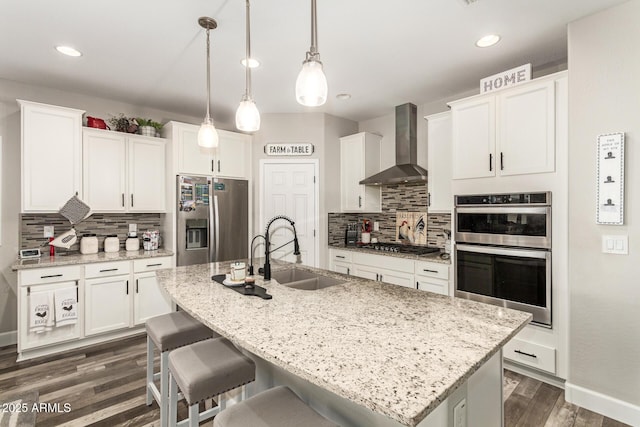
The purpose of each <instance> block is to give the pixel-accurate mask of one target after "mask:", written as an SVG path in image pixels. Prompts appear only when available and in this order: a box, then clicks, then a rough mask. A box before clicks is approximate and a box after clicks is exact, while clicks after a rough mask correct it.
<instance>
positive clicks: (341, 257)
mask: <svg viewBox="0 0 640 427" xmlns="http://www.w3.org/2000/svg"><path fill="white" fill-rule="evenodd" d="M336 258H340V259H344V255H336Z"/></svg>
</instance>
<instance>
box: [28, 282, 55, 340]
mask: <svg viewBox="0 0 640 427" xmlns="http://www.w3.org/2000/svg"><path fill="white" fill-rule="evenodd" d="M52 310H53V293H52V292H51V291H41V292H31V294H30V295H29V332H34V333H37V334H39V333H42V332H48V331H50V330H52V329H53V313H52Z"/></svg>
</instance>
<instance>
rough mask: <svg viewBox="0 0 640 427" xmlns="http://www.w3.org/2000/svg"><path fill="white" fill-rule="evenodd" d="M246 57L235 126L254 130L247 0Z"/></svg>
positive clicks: (257, 120) (255, 109)
mask: <svg viewBox="0 0 640 427" xmlns="http://www.w3.org/2000/svg"><path fill="white" fill-rule="evenodd" d="M246 11H247V13H246V26H245V31H246V48H247V49H246V54H247V56H246V58H245V61H246V63H247V65H246V66H245V92H244V96H243V97H242V101H240V105H239V106H238V109H237V110H236V127H237V128H238V130H241V131H243V132H255V131H257V130H259V129H260V112H259V111H258V107H256V103H255V102H254V100H253V98H251V67H249V59H250V58H251V22H250V16H251V14H250V5H249V0H247V1H246Z"/></svg>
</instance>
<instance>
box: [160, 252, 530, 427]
mask: <svg viewBox="0 0 640 427" xmlns="http://www.w3.org/2000/svg"><path fill="white" fill-rule="evenodd" d="M290 266H291V265H290V264H289V265H284V264H277V265H276V264H275V263H273V262H272V269H273V271H276V270H279V269H283V268H289V267H290ZM297 268H302V269H306V270H310V271H316V272H321V273H322V274H325V275H327V276H331V277H336V278H341V279H343V280H344V281H345V283H344V284H340V285H336V286H332V287H329V288H325V289H321V290H317V291H303V290H298V289H292V288H288V287H286V286H283V285H280V284H278V283H277V282H276V281H275V280H271V281H269V282H264V281H263V280H262V278H260V277H259V276H256V283H257V284H258V285H261V286H263V287H265V288H266V289H267V292H268V293H269V294H271V295H273V299H271V300H263V299H260V298H257V297H246V296H243V295H240V294H238V293H237V292H234V291H233V290H231V289H226V288H225V287H224V286H222V285H220V284H218V283H216V282H213V281H212V280H211V276H212V275H214V274H222V273H227V272H229V263H228V262H227V263H213V264H201V265H193V266H187V267H177V268H172V269H166V270H159V271H158V272H157V278H158V280H159V282H160V283H161V284H162V285H163V286H164V287H165V289H166V290H167V292H168V293H169V295H170V296H171V297H172V298H173V300H174V301H175V302H176V303H177V304H178V305H179V306H180V307H182V308H183V309H185V310H186V311H187V312H189V313H190V314H191V315H192V316H194V317H195V318H197V319H199V320H200V321H201V322H203V323H204V324H206V325H207V326H209V327H210V328H211V329H213V330H215V331H216V332H218V333H219V334H221V335H223V336H225V337H227V338H228V339H230V340H231V341H233V342H234V343H235V344H236V345H238V346H239V347H242V348H244V349H246V350H248V351H249V352H251V353H253V354H255V355H256V356H258V357H261V358H263V359H265V360H267V361H269V362H271V363H273V364H275V365H276V366H279V367H281V368H283V369H285V370H287V371H289V372H291V373H292V374H295V375H297V376H299V377H301V378H304V379H306V380H308V381H310V382H311V383H313V384H315V385H317V386H319V387H322V388H324V389H326V390H329V391H331V392H333V393H335V394H336V395H338V396H341V397H343V398H346V399H349V400H351V401H353V402H355V403H357V404H359V405H362V406H364V407H367V408H369V409H371V410H373V411H375V412H377V413H380V414H383V415H386V416H388V417H390V418H392V419H394V420H396V421H398V422H400V423H401V424H403V425H406V426H415V425H417V424H418V423H419V422H420V421H421V420H423V419H424V418H425V417H426V416H427V415H428V414H429V413H431V411H433V410H434V409H435V408H436V407H437V406H438V405H439V404H440V402H442V401H443V400H444V399H446V398H447V397H448V396H449V395H450V394H451V393H452V392H453V391H454V390H455V389H456V388H457V387H458V386H459V385H461V384H462V383H463V382H464V381H466V380H467V379H468V378H469V377H470V376H471V375H472V374H473V373H474V372H475V371H476V370H478V368H480V366H482V365H483V364H484V363H485V362H486V361H487V360H489V358H491V357H492V356H493V355H494V354H495V353H496V352H498V351H499V350H500V348H502V346H504V344H506V343H507V341H508V340H510V339H511V338H512V337H513V336H514V335H516V333H518V332H519V331H520V330H521V329H522V328H523V327H524V326H525V325H526V324H527V323H528V322H529V321H530V320H531V315H530V314H529V313H524V312H520V311H515V310H510V309H505V308H502V307H496V306H492V305H487V304H481V303H477V302H473V301H468V300H464V299H459V298H454V297H447V296H442V295H436V294H433V293H430V292H424V291H419V290H415V289H408V288H404V287H400V286H395V285H390V284H386V283H381V282H375V281H370V280H365V279H359V278H354V277H353V276H346V275H342V274H339V273H333V272H329V271H326V270H318V269H313V268H308V267H301V266H297Z"/></svg>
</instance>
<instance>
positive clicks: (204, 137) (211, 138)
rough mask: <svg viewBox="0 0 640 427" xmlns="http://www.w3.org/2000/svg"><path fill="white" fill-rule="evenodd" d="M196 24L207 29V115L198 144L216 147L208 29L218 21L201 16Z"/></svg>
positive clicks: (199, 132)
mask: <svg viewBox="0 0 640 427" xmlns="http://www.w3.org/2000/svg"><path fill="white" fill-rule="evenodd" d="M198 24H200V26H201V27H202V28H204V29H205V30H207V116H206V117H205V118H204V121H203V122H202V125H200V130H198V145H199V146H201V147H205V148H217V147H218V131H217V130H216V128H215V127H214V126H213V120H212V119H211V116H210V115H209V105H210V104H211V98H210V95H211V59H210V43H209V31H210V30H214V29H215V28H216V27H217V26H218V23H217V22H216V21H215V19H213V18H209V17H207V16H203V17H201V18H199V19H198Z"/></svg>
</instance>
